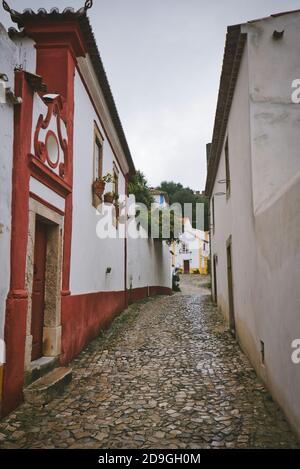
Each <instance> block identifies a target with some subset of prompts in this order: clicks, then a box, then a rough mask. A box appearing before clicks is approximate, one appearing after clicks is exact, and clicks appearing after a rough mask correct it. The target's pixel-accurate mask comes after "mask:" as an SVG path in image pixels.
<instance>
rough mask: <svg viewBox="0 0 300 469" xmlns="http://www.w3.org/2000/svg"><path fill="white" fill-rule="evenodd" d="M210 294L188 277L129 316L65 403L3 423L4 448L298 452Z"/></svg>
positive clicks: (80, 374)
mask: <svg viewBox="0 0 300 469" xmlns="http://www.w3.org/2000/svg"><path fill="white" fill-rule="evenodd" d="M204 282H205V280H204ZM206 282H207V280H206ZM208 293H209V291H208V290H206V288H205V285H203V281H201V280H200V277H199V276H193V277H189V276H188V277H185V278H184V280H183V292H182V293H181V294H176V295H173V296H171V297H160V298H156V299H151V300H149V301H146V302H142V303H139V304H138V305H133V306H131V307H130V308H129V309H128V310H127V311H126V312H125V313H123V315H121V316H120V317H119V319H118V320H117V321H116V322H115V323H114V326H113V327H112V328H111V329H110V331H109V332H108V333H106V334H105V335H103V336H102V337H99V339H97V340H95V341H94V342H93V343H91V344H90V345H89V347H88V348H87V349H86V350H85V351H84V352H83V353H81V355H80V356H79V357H78V358H77V359H76V360H74V362H73V364H72V366H73V381H72V383H71V384H70V385H69V387H68V389H67V390H66V392H65V393H64V394H63V396H61V397H59V398H56V399H55V400H53V401H52V402H51V403H49V404H47V405H46V406H44V407H41V408H36V407H32V406H31V405H28V404H24V405H23V406H21V407H20V408H19V409H18V410H17V411H16V412H14V413H13V414H11V415H10V416H9V417H8V418H7V419H5V420H4V421H2V422H1V423H0V447H2V448H20V447H21V448H53V447H56V448H81V447H85V448H168V449H171V448H195V449H196V448H224V447H227V448H231V447H238V448H243V447H258V448H261V447H262V448H265V447H273V448H277V447H282V448H287V447H297V442H296V439H295V437H294V435H293V434H292V432H291V430H290V429H289V426H288V424H287V423H286V420H285V418H284V416H283V414H282V412H281V411H280V410H279V409H278V407H277V406H276V405H275V403H274V402H273V401H272V399H271V397H270V396H269V394H268V393H267V392H266V391H265V390H264V388H263V386H262V385H261V384H260V382H259V381H258V379H257V378H256V375H255V373H254V372H253V370H252V367H251V366H250V364H249V362H248V360H247V359H246V357H245V356H244V355H243V353H242V352H241V351H240V349H239V348H238V346H237V344H236V343H235V341H234V340H233V338H232V337H231V335H230V334H229V333H228V332H227V330H226V329H225V327H224V324H223V322H222V319H221V317H220V315H219V313H218V312H217V311H216V308H215V307H214V306H213V305H212V304H211V303H210V300H209V296H208Z"/></svg>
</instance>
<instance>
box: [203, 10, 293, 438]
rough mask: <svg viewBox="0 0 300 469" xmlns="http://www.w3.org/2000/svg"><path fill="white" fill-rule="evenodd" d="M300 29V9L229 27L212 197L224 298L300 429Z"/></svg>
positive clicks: (236, 328) (219, 292)
mask: <svg viewBox="0 0 300 469" xmlns="http://www.w3.org/2000/svg"><path fill="white" fill-rule="evenodd" d="M299 31H300V10H298V11H294V12H286V13H282V14H276V15H273V16H270V17H269V18H263V19H259V20H254V21H250V22H248V23H245V24H240V25H235V26H231V27H229V28H228V30H227V37H226V44H225V52H224V60H223V69H222V74H221V80H220V88H219V97H218V103H217V110H216V117H215V124H214V130H213V138H212V143H211V146H208V152H209V154H208V156H209V159H208V175H207V182H206V195H207V196H208V197H209V199H210V224H211V231H210V240H211V256H212V259H211V264H212V269H211V270H212V287H213V297H214V300H215V301H216V303H217V304H218V306H219V308H220V310H221V311H222V312H223V314H224V316H225V318H226V320H227V322H228V325H229V328H230V329H231V330H232V332H233V333H234V334H235V336H236V338H237V340H238V341H239V343H240V345H241V347H242V348H243V349H244V350H245V352H246V353H247V355H248V356H249V358H250V360H251V362H252V364H253V365H254V367H255V369H256V371H257V373H258V375H259V376H260V378H261V379H262V380H263V381H264V382H265V384H266V385H267V386H268V388H269V389H270V391H271V393H272V395H273V397H274V399H276V401H277V402H278V403H279V404H280V405H281V406H282V408H283V409H284V411H285V413H286V415H287V417H288V418H289V420H290V422H291V424H292V425H293V427H294V428H295V429H296V430H297V431H298V434H299V435H300V399H299V395H300V365H297V364H295V363H294V362H293V360H292V358H291V356H292V352H293V347H292V344H293V341H294V340H295V339H299V338H300V314H299V313H300V288H299V279H300V210H299V207H300V156H299V155H300V150H299V149H300V126H299V124H300V104H297V101H296V102H295V100H294V99H293V98H292V93H294V92H295V88H294V87H295V83H294V80H295V79H296V78H298V79H299V78H300V60H299V57H300V41H299ZM298 86H299V80H298ZM298 95H299V92H298Z"/></svg>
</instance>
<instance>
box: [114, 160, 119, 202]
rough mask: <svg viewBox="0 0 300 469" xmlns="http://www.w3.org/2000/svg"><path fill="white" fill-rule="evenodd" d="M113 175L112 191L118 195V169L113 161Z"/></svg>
mask: <svg viewBox="0 0 300 469" xmlns="http://www.w3.org/2000/svg"><path fill="white" fill-rule="evenodd" d="M113 177H114V189H113V190H114V193H115V194H116V195H117V196H118V195H119V170H118V168H117V166H116V164H115V163H114V169H113Z"/></svg>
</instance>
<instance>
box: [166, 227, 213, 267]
mask: <svg viewBox="0 0 300 469" xmlns="http://www.w3.org/2000/svg"><path fill="white" fill-rule="evenodd" d="M172 253H173V257H172V264H173V265H174V266H175V267H176V268H178V269H180V271H181V272H182V273H184V274H190V273H200V274H202V275H207V273H208V259H209V233H208V232H205V231H201V230H196V229H194V228H193V227H192V225H191V222H190V220H189V218H186V219H185V221H184V233H183V234H182V235H181V236H180V238H179V242H178V243H173V247H172Z"/></svg>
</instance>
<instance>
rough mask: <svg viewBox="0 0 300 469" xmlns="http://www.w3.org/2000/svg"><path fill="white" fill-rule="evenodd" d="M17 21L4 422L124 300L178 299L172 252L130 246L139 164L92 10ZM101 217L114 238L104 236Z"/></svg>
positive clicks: (1, 213)
mask: <svg viewBox="0 0 300 469" xmlns="http://www.w3.org/2000/svg"><path fill="white" fill-rule="evenodd" d="M11 18H12V20H13V21H14V22H15V23H17V24H18V26H19V27H20V28H21V31H17V30H11V31H10V32H9V35H8V34H7V32H6V31H5V30H4V28H2V27H1V29H0V47H1V55H0V74H5V75H6V76H7V79H8V82H7V86H9V87H10V88H11V91H9V90H7V91H5V94H6V99H5V100H4V101H5V102H2V103H0V118H1V126H0V141H1V147H0V151H1V176H0V177H1V184H0V191H1V192H0V255H1V269H0V339H1V343H0V351H1V350H2V345H3V340H4V341H5V348H6V361H5V363H3V362H4V357H3V356H0V401H1V410H2V414H7V413H8V412H10V411H11V410H12V409H14V408H15V407H16V406H17V405H18V404H19V403H20V402H21V401H22V398H23V388H24V384H25V381H27V382H28V381H29V380H32V379H33V376H34V373H35V371H36V370H37V369H40V366H41V364H42V363H45V362H47V366H48V365H49V366H50V365H51V366H56V364H62V365H65V364H67V363H69V362H70V360H71V359H72V358H73V357H74V356H76V355H77V354H78V353H79V352H80V351H81V350H82V349H83V348H84V346H85V345H86V344H87V343H88V342H89V341H90V340H91V339H92V338H93V337H96V336H97V334H98V333H99V330H100V329H101V328H103V327H105V326H107V325H108V324H109V323H110V322H111V321H112V319H113V318H114V316H115V315H117V314H118V313H120V312H121V311H122V310H123V309H125V308H126V306H127V304H128V301H133V300H135V299H139V298H142V297H144V296H147V295H149V294H150V295H151V294H160V293H164V294H165V293H170V292H171V275H170V265H171V258H170V253H169V249H168V247H167V246H166V245H165V244H164V243H160V242H157V241H151V240H147V239H142V240H134V239H131V240H129V239H128V238H127V199H126V196H127V192H128V191H127V185H128V178H129V177H130V175H131V174H134V172H135V168H134V164H133V161H132V157H131V154H130V151H129V148H128V145H127V142H126V138H125V135H124V132H123V129H122V125H121V122H120V119H119V116H118V113H117V110H116V106H115V103H114V100H113V96H112V93H111V90H110V86H109V83H108V80H107V77H106V74H105V71H104V68H103V64H102V61H101V58H100V55H99V51H98V49H97V46H96V42H95V39H94V35H93V32H92V29H91V26H90V23H89V19H88V17H87V14H86V10H85V9H84V8H82V9H81V10H79V11H78V12H74V10H73V9H65V10H64V11H63V12H62V13H60V12H59V11H58V10H57V9H54V10H51V12H49V13H47V12H45V10H39V11H38V12H37V13H34V12H33V11H32V10H27V11H24V12H23V13H18V12H15V11H11ZM16 64H18V68H16V69H15V66H16ZM6 76H5V79H6ZM0 78H1V77H0ZM2 95H3V93H2ZM2 95H1V96H2ZM2 101H3V96H2ZM108 173H109V174H111V175H112V176H113V179H110V180H109V181H106V184H105V185H104V182H105V181H104V180H103V179H102V178H103V177H104V176H108ZM108 179H109V178H108ZM100 183H101V184H102V185H101V184H100ZM99 184H100V186H101V187H100V189H101V188H102V189H101V190H100V189H99ZM111 196H113V205H105V203H104V202H106V201H107V202H108V200H109V198H111ZM104 209H107V211H108V213H109V214H110V219H109V223H108V225H109V229H110V231H111V233H112V234H113V235H114V236H113V237H103V236H102V237H99V233H100V231H101V226H102V225H101V217H102V216H103V214H102V215H101V213H102V211H103V210H104ZM1 361H2V362H1ZM3 370H4V373H3ZM2 376H3V383H2Z"/></svg>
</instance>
